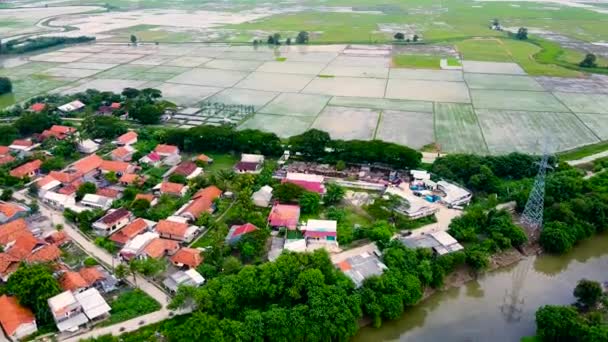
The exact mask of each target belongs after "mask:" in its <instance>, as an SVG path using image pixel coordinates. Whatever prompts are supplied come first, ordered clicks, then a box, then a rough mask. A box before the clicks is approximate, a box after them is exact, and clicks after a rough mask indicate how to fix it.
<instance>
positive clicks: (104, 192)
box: [95, 187, 122, 200]
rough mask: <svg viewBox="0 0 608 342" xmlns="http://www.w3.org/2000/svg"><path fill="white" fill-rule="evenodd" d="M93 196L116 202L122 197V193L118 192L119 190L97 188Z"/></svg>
mask: <svg viewBox="0 0 608 342" xmlns="http://www.w3.org/2000/svg"><path fill="white" fill-rule="evenodd" d="M95 194H96V195H99V196H103V197H107V198H111V199H113V200H117V199H119V198H120V197H122V192H120V190H118V189H115V188H110V187H106V188H99V189H97V191H95Z"/></svg>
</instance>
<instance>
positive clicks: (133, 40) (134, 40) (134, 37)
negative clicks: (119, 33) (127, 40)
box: [131, 34, 137, 45]
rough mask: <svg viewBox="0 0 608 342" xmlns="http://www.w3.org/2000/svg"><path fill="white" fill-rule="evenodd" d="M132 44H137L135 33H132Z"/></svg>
mask: <svg viewBox="0 0 608 342" xmlns="http://www.w3.org/2000/svg"><path fill="white" fill-rule="evenodd" d="M131 44H133V45H137V37H136V36H135V35H134V34H132V35H131Z"/></svg>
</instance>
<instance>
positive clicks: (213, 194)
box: [192, 185, 222, 201]
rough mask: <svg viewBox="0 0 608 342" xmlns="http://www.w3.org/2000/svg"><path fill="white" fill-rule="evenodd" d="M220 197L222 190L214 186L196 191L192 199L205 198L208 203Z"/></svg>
mask: <svg viewBox="0 0 608 342" xmlns="http://www.w3.org/2000/svg"><path fill="white" fill-rule="evenodd" d="M221 195H222V190H220V188H218V187H217V186H215V185H212V186H208V187H206V188H204V189H200V190H199V191H197V192H196V193H195V194H194V196H192V198H195V199H196V198H205V199H207V200H209V201H213V200H214V199H216V198H218V197H220V196H221Z"/></svg>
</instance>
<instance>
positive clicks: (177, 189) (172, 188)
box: [160, 182, 185, 195]
mask: <svg viewBox="0 0 608 342" xmlns="http://www.w3.org/2000/svg"><path fill="white" fill-rule="evenodd" d="M184 186H185V185H183V184H179V183H171V182H162V183H161V185H160V192H161V193H163V194H175V195H181V193H182V190H183V189H184Z"/></svg>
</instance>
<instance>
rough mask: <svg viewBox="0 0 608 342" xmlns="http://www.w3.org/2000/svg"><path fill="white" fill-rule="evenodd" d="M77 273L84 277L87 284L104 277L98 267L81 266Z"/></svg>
mask: <svg viewBox="0 0 608 342" xmlns="http://www.w3.org/2000/svg"><path fill="white" fill-rule="evenodd" d="M78 273H80V276H81V277H82V279H84V280H85V281H86V282H87V284H88V285H89V286H91V285H93V284H94V283H95V282H96V281H98V280H102V279H105V278H106V277H105V276H104V274H103V273H101V271H100V270H99V267H85V268H81V269H80V271H78Z"/></svg>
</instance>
